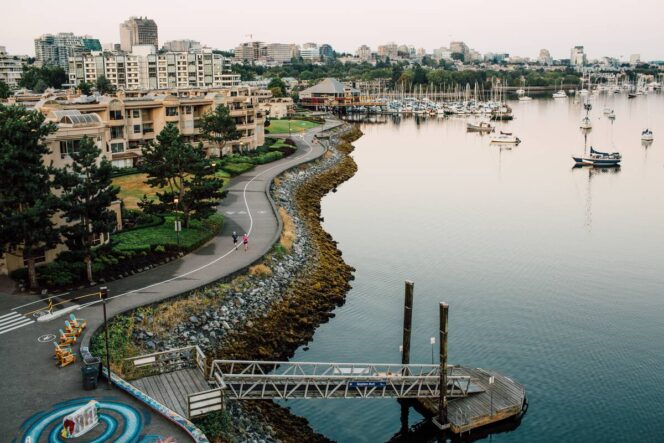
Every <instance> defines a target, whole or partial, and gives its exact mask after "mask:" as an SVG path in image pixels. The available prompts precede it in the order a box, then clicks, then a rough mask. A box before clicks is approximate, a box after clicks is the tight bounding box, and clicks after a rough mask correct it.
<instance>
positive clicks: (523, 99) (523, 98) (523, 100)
mask: <svg viewBox="0 0 664 443" xmlns="http://www.w3.org/2000/svg"><path fill="white" fill-rule="evenodd" d="M532 99H533V98H532V97H530V96H527V95H522V96H521V97H519V101H520V102H529V101H531V100H532Z"/></svg>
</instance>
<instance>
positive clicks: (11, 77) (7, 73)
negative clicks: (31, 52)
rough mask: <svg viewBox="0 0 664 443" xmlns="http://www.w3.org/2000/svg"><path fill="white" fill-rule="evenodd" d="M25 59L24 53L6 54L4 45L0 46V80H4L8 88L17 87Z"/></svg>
mask: <svg viewBox="0 0 664 443" xmlns="http://www.w3.org/2000/svg"><path fill="white" fill-rule="evenodd" d="M26 59H27V56H25V55H9V54H7V51H6V49H5V47H4V46H0V81H3V82H5V83H6V84H7V85H9V87H10V88H16V87H18V82H19V80H20V79H21V76H22V75H23V65H24V64H25V62H26Z"/></svg>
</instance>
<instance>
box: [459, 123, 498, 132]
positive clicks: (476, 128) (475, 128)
mask: <svg viewBox="0 0 664 443" xmlns="http://www.w3.org/2000/svg"><path fill="white" fill-rule="evenodd" d="M466 130H467V131H468V132H493V131H495V130H496V128H495V127H494V126H491V123H489V122H479V123H466Z"/></svg>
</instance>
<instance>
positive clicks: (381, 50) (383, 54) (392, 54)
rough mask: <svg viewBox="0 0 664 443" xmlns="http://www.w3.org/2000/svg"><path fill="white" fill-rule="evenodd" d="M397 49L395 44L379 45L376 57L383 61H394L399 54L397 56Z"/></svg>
mask: <svg viewBox="0 0 664 443" xmlns="http://www.w3.org/2000/svg"><path fill="white" fill-rule="evenodd" d="M398 50H399V47H398V46H397V44H396V43H388V44H386V45H380V46H379V47H378V56H379V57H380V58H382V59H383V60H385V59H386V58H388V57H389V58H390V59H391V60H395V59H396V58H397V57H398V56H399V54H398Z"/></svg>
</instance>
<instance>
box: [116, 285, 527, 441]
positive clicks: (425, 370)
mask: <svg viewBox="0 0 664 443" xmlns="http://www.w3.org/2000/svg"><path fill="white" fill-rule="evenodd" d="M413 289H414V285H413V283H412V282H406V288H405V303H404V328H403V344H402V362H401V363H400V364H398V363H382V364H378V363H328V362H285V361H247V360H211V359H209V358H207V357H206V356H205V355H204V353H203V352H202V351H201V349H200V348H199V347H198V346H189V347H185V348H179V349H173V350H168V351H164V352H157V353H152V354H147V355H141V356H138V357H132V358H128V359H125V360H124V361H123V364H122V372H123V374H122V375H123V376H124V377H125V378H126V379H127V380H128V381H129V382H130V383H131V384H132V385H133V386H134V387H135V388H137V389H139V390H140V391H141V392H143V393H145V394H146V395H147V396H149V397H150V398H152V399H154V400H155V401H157V402H158V403H160V404H162V405H163V406H165V407H166V408H168V409H170V410H171V411H173V412H174V413H176V414H178V415H180V416H182V417H184V418H188V419H191V418H196V417H200V416H204V415H206V414H208V413H210V412H213V411H218V410H221V409H223V407H224V401H226V400H275V399H282V400H283V399H335V398H358V399H359V398H395V399H401V400H408V401H410V402H414V405H415V409H416V410H418V411H420V412H421V413H422V414H423V415H425V416H427V417H430V418H432V421H433V423H434V424H435V425H436V426H437V427H438V428H439V429H440V430H449V431H451V432H452V433H455V434H464V433H468V432H471V431H473V430H475V429H478V428H483V427H487V426H490V425H494V424H496V423H499V422H504V421H506V420H509V419H520V418H521V416H522V415H523V414H524V413H525V411H526V409H527V405H528V402H527V399H526V392H525V388H524V387H523V385H521V384H519V383H517V382H515V381H514V380H512V379H511V378H509V377H507V376H505V375H503V374H500V373H498V372H496V371H493V370H489V369H482V368H471V367H466V366H458V365H451V364H448V363H447V346H448V326H447V316H448V309H449V307H448V305H447V304H446V303H440V306H439V316H440V339H439V364H412V363H410V335H411V329H412V309H413V292H414V291H413ZM442 386H444V387H445V389H441V387H442ZM411 404H413V403H411ZM402 407H404V408H406V409H405V412H406V413H407V408H408V406H407V405H406V404H403V405H402Z"/></svg>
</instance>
